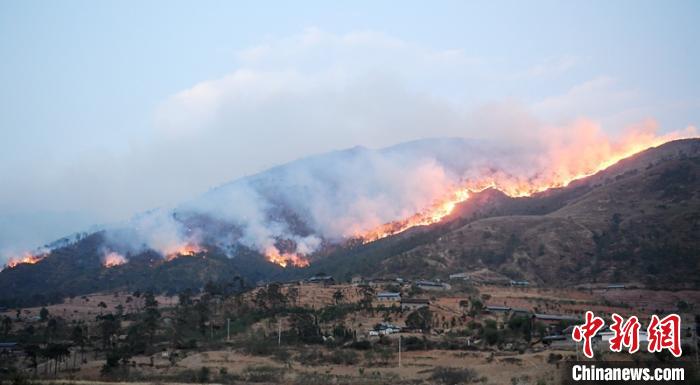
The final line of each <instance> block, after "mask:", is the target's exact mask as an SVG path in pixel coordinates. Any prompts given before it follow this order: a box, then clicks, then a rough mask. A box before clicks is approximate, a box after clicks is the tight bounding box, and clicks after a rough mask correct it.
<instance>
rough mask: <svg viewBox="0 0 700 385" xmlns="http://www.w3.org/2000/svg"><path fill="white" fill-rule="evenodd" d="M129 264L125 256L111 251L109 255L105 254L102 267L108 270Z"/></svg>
mask: <svg viewBox="0 0 700 385" xmlns="http://www.w3.org/2000/svg"><path fill="white" fill-rule="evenodd" d="M126 262H127V260H126V258H124V256H123V255H121V254H119V253H117V252H114V251H110V252H109V253H107V254H105V256H104V257H103V258H102V265H103V266H104V267H106V268H111V267H115V266H119V265H123V264H125V263H126Z"/></svg>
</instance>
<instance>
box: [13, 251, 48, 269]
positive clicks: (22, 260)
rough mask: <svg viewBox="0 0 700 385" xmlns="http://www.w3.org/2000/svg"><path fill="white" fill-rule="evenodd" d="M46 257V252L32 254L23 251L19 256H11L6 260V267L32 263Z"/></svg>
mask: <svg viewBox="0 0 700 385" xmlns="http://www.w3.org/2000/svg"><path fill="white" fill-rule="evenodd" d="M45 257H46V254H41V255H33V254H30V253H24V255H22V256H21V257H11V258H10V259H9V260H8V261H7V268H9V269H12V268H14V267H17V266H18V265H23V264H28V265H33V264H35V263H37V262H39V261H41V260H42V259H44V258H45Z"/></svg>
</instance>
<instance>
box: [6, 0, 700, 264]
mask: <svg viewBox="0 0 700 385" xmlns="http://www.w3.org/2000/svg"><path fill="white" fill-rule="evenodd" d="M699 18H700V5H699V3H698V2H693V1H688V2H682V1H678V2H672V3H661V2H643V1H634V2H632V1H630V2H625V1H618V2H614V3H613V2H602V1H600V2H585V3H584V2H580V3H578V4H575V3H567V4H559V3H554V2H534V3H528V4H525V3H524V2H489V4H486V2H483V3H476V2H469V3H466V2H436V3H431V4H428V3H420V2H415V3H411V2H401V3H399V2H354V3H353V4H352V5H350V4H346V5H331V4H327V3H322V2H318V3H315V2H304V3H289V4H281V3H279V2H269V3H266V2H249V3H246V2H170V1H168V2H165V1H163V2H149V3H148V4H142V3H141V2H127V1H120V2H116V1H114V2H88V1H84V2H83V1H71V2H61V3H59V2H33V1H4V2H2V4H0V57H2V60H0V84H2V86H1V87H0V187H1V188H0V260H1V259H2V258H3V257H5V255H6V254H5V253H7V252H10V251H13V250H21V249H24V248H29V247H33V246H38V245H40V244H41V243H43V242H46V241H49V240H52V239H54V238H57V237H60V236H63V235H67V234H69V233H70V232H73V231H78V230H83V229H85V228H87V227H89V226H90V225H92V224H100V223H110V222H115V221H121V220H125V219H127V218H130V217H131V216H133V215H134V214H135V213H138V212H140V211H143V210H147V209H150V208H154V207H159V206H168V205H175V204H177V203H179V202H182V201H186V200H189V199H192V198H193V197H195V196H196V195H198V194H201V193H203V192H205V191H207V190H209V189H210V188H212V187H215V186H217V185H220V184H222V183H225V182H227V181H230V180H233V179H236V178H238V177H241V176H245V175H249V174H253V173H256V172H259V171H262V170H264V169H266V168H268V167H271V166H274V165H277V164H281V163H285V162H288V161H291V160H294V159H297V158H300V157H304V156H307V155H311V154H316V153H321V152H326V151H330V150H337V149H343V148H348V147H353V146H355V145H363V146H367V147H371V148H379V147H385V146H389V145H393V144H396V143H400V142H404V141H409V140H414V139H419V138H426V137H448V136H449V137H465V138H486V139H496V140H504V141H508V142H512V143H514V144H522V143H528V141H529V140H532V138H533V137H536V136H537V135H538V133H540V132H551V130H562V131H565V130H568V129H570V128H571V127H573V126H575V122H576V121H579V120H580V119H581V118H585V119H587V120H588V121H592V122H595V124H598V125H599V126H600V127H601V128H602V130H604V131H605V132H608V133H610V134H611V135H612V134H615V133H618V132H621V131H623V130H625V129H626V128H627V127H629V126H631V125H651V126H655V127H658V131H659V132H661V133H664V132H670V131H673V130H681V129H685V128H686V127H687V126H699V125H700V91H698V90H699V89H700V71H697V68H700V46H699V45H700V27H698V25H697V20H698V19H699Z"/></svg>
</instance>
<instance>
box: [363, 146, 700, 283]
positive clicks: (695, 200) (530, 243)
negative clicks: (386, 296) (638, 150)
mask: <svg viewBox="0 0 700 385" xmlns="http://www.w3.org/2000/svg"><path fill="white" fill-rule="evenodd" d="M699 150H700V141H698V140H688V141H679V142H675V143H669V144H667V145H665V146H663V147H660V148H658V149H653V150H649V151H647V152H646V153H643V154H639V155H638V156H636V157H634V158H632V159H628V160H626V161H624V162H621V163H620V164H618V165H616V166H614V167H611V168H610V169H608V170H605V171H604V172H601V173H599V174H598V175H595V176H592V177H590V178H586V179H585V180H581V181H578V182H577V183H574V184H573V185H571V186H569V187H567V188H564V189H560V190H557V191H548V192H546V193H543V194H540V195H539V196H535V197H531V198H518V199H512V198H507V197H502V196H500V197H498V196H497V195H498V194H495V193H494V192H485V193H484V194H487V195H492V196H493V195H496V196H497V200H498V203H497V204H496V205H494V207H492V208H490V212H486V213H482V214H480V215H477V216H476V217H475V216H474V214H473V213H470V214H469V215H466V214H468V213H469V210H467V209H466V208H462V211H461V214H462V215H461V216H462V218H458V219H455V220H453V223H454V224H453V226H452V227H451V228H449V229H447V230H446V231H444V232H440V234H439V236H438V237H437V238H435V239H430V240H429V241H427V242H423V243H422V244H421V245H419V246H416V247H412V248H411V249H410V250H406V251H402V252H400V253H398V254H396V255H394V256H392V257H389V258H386V259H384V260H382V262H381V264H380V265H379V266H380V268H379V269H376V273H375V274H378V275H383V274H394V275H401V276H409V277H417V276H424V277H425V276H427V277H432V276H443V277H444V276H445V275H447V274H450V273H455V272H461V271H466V270H476V269H479V268H483V267H488V268H491V269H494V270H497V271H499V272H501V273H504V274H506V275H507V276H509V277H511V278H513V279H526V280H530V281H533V282H536V283H540V284H546V285H559V286H561V285H570V284H573V283H587V282H634V283H642V284H646V285H651V286H673V287H679V286H693V287H697V286H698V285H699V284H700V279H699V278H698V274H697V273H698V272H699V271H700V237H698V236H697V235H698V234H700V151H699ZM487 211H489V210H487ZM457 215H459V214H457ZM465 216H467V217H469V218H468V219H466V220H465V219H464V217H465Z"/></svg>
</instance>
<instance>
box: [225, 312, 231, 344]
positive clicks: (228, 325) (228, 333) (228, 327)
mask: <svg viewBox="0 0 700 385" xmlns="http://www.w3.org/2000/svg"><path fill="white" fill-rule="evenodd" d="M229 341H231V318H226V342H229Z"/></svg>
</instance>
